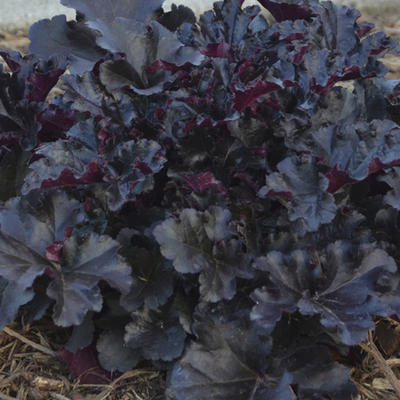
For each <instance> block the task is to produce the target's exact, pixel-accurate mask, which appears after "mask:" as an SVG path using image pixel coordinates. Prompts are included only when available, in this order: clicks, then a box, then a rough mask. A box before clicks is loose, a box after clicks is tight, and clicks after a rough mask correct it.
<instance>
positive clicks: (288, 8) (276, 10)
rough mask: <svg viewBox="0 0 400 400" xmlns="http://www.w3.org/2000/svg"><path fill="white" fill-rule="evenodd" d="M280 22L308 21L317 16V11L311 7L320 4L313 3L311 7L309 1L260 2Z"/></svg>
mask: <svg viewBox="0 0 400 400" xmlns="http://www.w3.org/2000/svg"><path fill="white" fill-rule="evenodd" d="M258 1H259V2H260V3H261V4H262V5H263V6H264V7H265V8H266V9H267V10H268V11H269V12H270V13H271V14H272V15H273V17H274V18H275V19H276V20H277V21H278V22H281V21H285V20H292V21H294V20H296V19H307V18H310V17H313V16H315V11H314V9H313V7H311V5H314V6H315V4H316V3H318V2H317V1H315V0H313V1H311V2H310V3H311V5H309V4H307V1H304V0H302V1H296V0H295V1H293V0H286V1H285V0H258Z"/></svg>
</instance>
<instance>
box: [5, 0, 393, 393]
mask: <svg viewBox="0 0 400 400" xmlns="http://www.w3.org/2000/svg"><path fill="white" fill-rule="evenodd" d="M259 2H260V7H264V8H266V9H267V10H268V11H269V12H270V13H271V14H272V16H273V17H274V18H275V22H274V23H269V22H267V20H266V19H265V18H264V16H263V14H262V13H261V12H260V11H261V8H260V7H257V6H252V7H246V8H243V7H242V4H243V1H242V0H225V1H221V2H216V3H215V4H214V7H213V9H212V10H209V11H207V12H205V13H204V14H202V15H201V16H199V17H198V18H196V16H195V15H194V14H193V12H192V11H191V10H189V9H188V8H186V7H183V6H179V7H176V6H173V7H172V9H171V11H170V12H168V13H164V11H163V10H162V8H161V7H162V4H163V1H162V0H152V1H149V0H147V1H145V0H136V1H132V0H113V1H112V2H111V3H112V4H111V3H110V2H109V1H108V0H62V4H64V5H65V6H67V7H71V8H75V9H76V10H77V21H66V18H65V17H64V16H57V17H54V18H53V19H52V20H43V21H39V22H37V23H36V24H34V25H33V26H32V27H31V30H30V39H31V45H30V50H31V52H32V53H33V54H30V55H26V56H21V55H20V54H19V53H17V52H13V51H5V50H0V56H1V57H2V58H3V59H4V61H5V62H6V64H7V66H8V67H7V68H8V70H7V71H9V72H6V70H5V68H2V67H0V314H1V318H0V328H1V327H4V326H5V325H6V324H7V323H9V322H11V321H12V320H14V319H15V318H16V315H17V313H18V310H19V309H20V307H22V308H23V309H24V310H25V314H26V315H27V318H28V320H29V321H32V320H34V319H37V318H40V317H41V316H42V315H43V314H44V313H45V312H49V313H52V317H53V320H54V322H55V324H57V325H60V326H64V327H72V328H71V336H70V339H69V340H68V341H67V343H66V344H65V350H63V351H61V352H60V357H62V358H63V359H65V360H66V361H67V362H68V363H69V364H70V366H71V368H72V370H73V371H74V374H75V376H78V375H81V374H82V373H86V378H85V377H83V378H82V379H83V380H82V381H81V382H82V383H85V382H86V383H107V382H108V379H109V378H110V377H111V376H110V375H109V374H108V373H106V372H105V371H104V370H103V369H102V368H104V369H105V370H108V371H120V372H125V371H128V370H130V369H132V368H134V367H135V366H137V365H138V364H139V363H141V362H142V361H143V360H147V361H148V362H152V363H153V364H154V365H156V366H157V367H159V368H163V369H165V370H166V371H167V377H168V378H167V381H168V387H167V397H168V398H169V399H171V400H172V399H174V400H180V399H182V400H191V399H193V400H198V399H203V398H204V399H209V398H212V399H219V400H225V399H226V400H231V399H234V400H250V399H253V400H264V399H271V400H275V399H276V400H286V399H287V400H295V399H298V400H308V399H310V400H311V399H321V400H322V399H324V400H325V399H331V400H332V399H334V400H342V399H349V398H352V396H354V395H355V387H354V385H353V384H352V383H351V381H350V379H349V376H350V372H349V369H348V368H347V367H346V366H345V365H343V364H340V363H338V362H337V361H335V360H337V359H338V357H337V354H340V357H339V359H340V360H345V359H346V354H347V352H348V350H349V348H350V346H354V345H357V344H359V343H360V342H361V341H362V340H363V339H365V337H366V335H367V331H368V330H369V329H371V328H373V326H374V325H373V317H374V316H375V315H378V316H387V315H397V316H399V315H400V302H399V300H398V298H399V295H400V283H399V282H400V274H399V272H398V267H397V264H396V260H398V259H399V256H400V253H399V249H400V235H399V233H398V232H399V226H398V225H399V223H398V221H399V212H400V189H399V185H400V177H399V174H400V167H399V164H400V127H399V125H398V123H399V122H400V119H399V117H398V110H399V104H400V102H399V97H400V94H399V93H400V89H399V82H398V81H391V80H389V79H386V78H384V77H385V75H386V73H387V69H386V67H385V66H384V65H383V63H382V62H381V61H380V59H381V58H382V57H383V56H384V55H386V54H388V53H396V52H398V51H399V45H398V44H397V42H396V41H395V40H394V39H391V38H389V37H387V36H386V35H385V34H384V33H382V32H374V33H371V30H372V25H371V24H369V23H365V22H362V23H359V22H358V18H359V16H360V13H359V12H358V11H356V10H353V9H350V8H348V7H346V6H343V5H337V4H334V3H331V2H321V3H319V2H318V1H317V0H307V1H306V0H260V1H259ZM110 5H112V9H111V7H110ZM66 70H67V71H68V72H67V73H65V71H66ZM344 81H350V83H352V86H353V88H352V89H349V88H347V87H349V86H348V85H347V86H345V85H343V82H344ZM56 84H59V85H60V88H61V92H60V94H59V95H58V96H56V97H55V98H53V99H52V100H51V101H50V100H49V99H50V97H52V96H49V92H50V91H51V90H52V88H53V87H54V86H55V85H56ZM99 363H100V364H99ZM100 365H101V367H100ZM90 368H95V373H96V374H97V373H98V374H100V376H99V377H95V376H94V373H90V374H89V375H87V370H88V369H90Z"/></svg>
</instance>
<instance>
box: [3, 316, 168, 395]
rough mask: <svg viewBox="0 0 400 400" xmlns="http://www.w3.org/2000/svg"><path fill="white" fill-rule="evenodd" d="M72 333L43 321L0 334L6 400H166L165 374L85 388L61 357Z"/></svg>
mask: <svg viewBox="0 0 400 400" xmlns="http://www.w3.org/2000/svg"><path fill="white" fill-rule="evenodd" d="M66 334H67V330H66V329H63V328H58V327H56V326H54V324H52V323H51V321H50V319H49V318H43V319H42V320H40V321H37V322H35V323H34V324H32V325H27V326H26V327H25V328H22V327H21V326H19V325H18V323H16V322H14V323H12V324H10V325H8V326H7V327H6V328H5V329H4V330H3V331H2V332H0V400H50V399H54V400H162V399H163V398H164V390H165V380H164V376H163V374H162V372H160V371H157V370H154V369H150V368H145V369H135V370H132V371H128V372H126V373H125V374H123V375H121V376H120V377H118V378H117V379H115V380H114V381H112V382H110V383H109V384H106V385H83V384H80V382H79V377H78V378H76V379H74V377H73V376H72V374H71V372H70V370H69V367H68V366H67V364H66V363H64V362H63V361H62V360H61V359H59V358H58V357H57V355H56V351H57V350H58V349H59V348H61V347H62V344H63V343H65V340H66V339H67V335H66Z"/></svg>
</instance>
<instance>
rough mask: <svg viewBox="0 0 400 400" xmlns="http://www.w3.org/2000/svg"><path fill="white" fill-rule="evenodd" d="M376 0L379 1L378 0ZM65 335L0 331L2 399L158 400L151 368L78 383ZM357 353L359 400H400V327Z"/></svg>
mask: <svg viewBox="0 0 400 400" xmlns="http://www.w3.org/2000/svg"><path fill="white" fill-rule="evenodd" d="M377 1H380V0H377ZM381 5H382V6H380V7H376V6H375V7H372V6H371V7H369V8H368V7H365V8H364V9H363V15H362V19H364V20H367V21H371V22H374V23H375V24H376V26H377V30H384V31H386V32H387V34H389V35H391V36H393V37H396V38H397V39H400V9H399V7H397V6H395V5H393V4H390V2H385V1H382V3H381ZM28 45H29V40H28V38H27V34H26V33H24V32H19V33H17V34H10V33H6V32H0V48H7V49H14V50H19V51H21V52H22V53H26V52H27V50H28ZM384 62H385V64H386V65H387V67H388V69H389V73H388V75H387V77H388V78H390V79H400V55H389V56H386V57H385V59H384ZM65 335H66V331H65V330H64V329H60V328H56V327H54V325H53V324H52V323H51V321H50V320H49V319H46V318H44V319H42V320H40V321H37V322H36V323H34V324H32V325H27V326H22V325H21V324H20V323H17V322H15V323H12V324H10V325H9V326H8V327H7V328H6V329H4V330H3V331H2V332H0V400H47V399H55V400H161V399H162V398H163V397H164V395H163V392H164V386H165V379H164V378H165V377H164V375H163V374H162V373H161V372H159V371H157V370H155V369H152V368H147V367H146V368H140V369H135V370H133V371H129V372H127V373H125V374H124V375H122V376H120V377H119V378H117V379H116V380H114V381H112V382H110V383H108V384H106V385H82V384H80V380H79V377H78V378H74V377H73V375H72V373H71V371H70V370H69V369H68V366H67V365H66V364H65V363H64V362H63V361H61V360H60V359H59V358H58V357H57V356H56V352H57V350H58V349H60V348H61V347H62V344H63V343H64V342H65V340H66V339H65V338H66V336H65ZM356 351H357V352H358V354H359V362H358V363H357V365H355V366H353V367H352V380H353V381H354V382H355V384H356V385H357V388H358V390H359V393H360V394H359V396H358V398H357V400H396V399H397V400H398V399H400V323H399V322H397V321H396V320H393V319H390V318H386V319H379V320H377V321H376V327H375V330H374V331H371V332H370V334H369V336H368V339H367V340H366V341H365V342H363V343H362V344H361V345H360V346H359V347H358V349H356Z"/></svg>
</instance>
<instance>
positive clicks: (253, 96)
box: [233, 80, 281, 112]
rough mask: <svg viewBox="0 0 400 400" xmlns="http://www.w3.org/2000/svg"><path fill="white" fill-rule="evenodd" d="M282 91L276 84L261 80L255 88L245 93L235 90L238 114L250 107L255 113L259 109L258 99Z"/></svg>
mask: <svg viewBox="0 0 400 400" xmlns="http://www.w3.org/2000/svg"><path fill="white" fill-rule="evenodd" d="M280 89H281V87H280V86H279V85H277V84H276V83H273V82H264V81H261V80H259V81H257V82H256V84H255V85H254V86H252V87H251V88H249V89H246V90H244V91H242V90H237V89H235V90H234V93H235V97H234V100H233V101H234V103H235V106H234V108H235V110H237V111H238V112H242V111H243V110H245V109H246V108H247V107H250V108H252V110H253V111H256V110H257V107H258V105H257V99H258V98H260V97H261V96H264V95H266V94H268V93H271V92H274V91H276V90H280Z"/></svg>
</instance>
